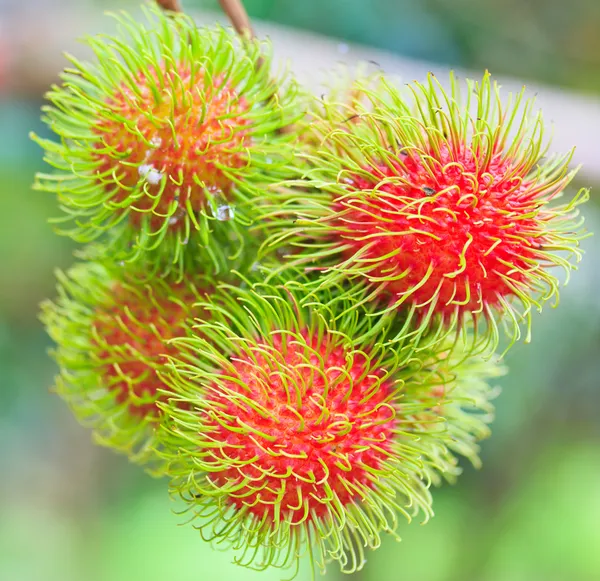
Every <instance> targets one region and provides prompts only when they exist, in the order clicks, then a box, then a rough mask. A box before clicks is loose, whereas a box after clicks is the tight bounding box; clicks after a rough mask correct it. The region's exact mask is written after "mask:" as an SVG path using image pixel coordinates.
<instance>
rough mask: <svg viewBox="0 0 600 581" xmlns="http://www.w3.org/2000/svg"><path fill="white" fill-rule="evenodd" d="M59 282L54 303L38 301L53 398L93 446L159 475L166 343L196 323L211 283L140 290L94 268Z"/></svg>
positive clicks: (121, 274)
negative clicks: (88, 433)
mask: <svg viewBox="0 0 600 581" xmlns="http://www.w3.org/2000/svg"><path fill="white" fill-rule="evenodd" d="M57 277H58V298H57V299H56V301H54V302H52V301H46V302H44V303H43V305H42V314H41V319H42V321H43V323H44V324H45V326H46V328H47V330H48V333H49V334H50V336H51V338H52V339H53V340H54V341H55V343H56V347H55V349H54V350H53V352H52V354H53V356H54V358H55V360H56V362H57V364H58V367H59V374H58V376H57V377H56V391H57V393H58V394H59V395H60V396H61V397H62V398H63V399H64V400H65V401H66V403H67V404H68V405H69V407H70V408H71V409H72V410H73V412H74V413H75V415H76V417H77V418H78V419H79V420H80V421H81V423H82V424H84V425H85V426H87V427H90V428H92V430H93V432H94V436H95V438H96V440H97V441H98V442H99V443H101V444H103V445H105V446H108V447H111V448H113V449H115V450H117V451H119V452H122V453H125V454H127V455H128V456H129V457H130V459H131V460H132V461H134V462H136V463H140V464H144V465H146V467H147V469H148V470H149V471H150V472H157V473H158V472H160V466H159V464H160V462H158V461H157V456H156V453H155V451H154V450H153V446H154V444H155V442H154V433H155V430H156V424H157V422H158V421H159V420H160V415H161V412H160V410H159V408H158V406H157V404H158V402H165V401H167V400H168V390H167V388H166V386H165V384H164V382H163V380H162V378H161V373H162V368H163V366H164V365H165V362H166V361H167V357H168V355H169V354H170V352H172V350H173V349H172V347H170V345H169V343H168V342H169V340H170V339H172V338H173V337H178V336H180V335H185V334H186V332H187V323H188V321H189V320H190V318H191V317H192V316H198V317H199V316H202V310H201V309H199V308H197V307H195V304H196V303H197V302H198V301H199V300H200V299H201V298H202V296H203V294H204V293H207V292H210V290H211V288H212V285H213V283H212V282H211V281H210V279H208V278H207V277H204V276H197V277H194V278H191V277H188V278H187V279H185V280H183V281H180V282H177V283H174V282H170V281H168V280H166V279H165V280H158V281H155V282H153V283H152V284H151V285H150V284H142V283H138V282H135V280H133V281H132V278H135V277H131V276H130V272H129V271H126V270H123V269H122V268H121V269H119V267H114V266H110V267H109V266H105V265H103V264H101V263H94V262H89V263H79V264H76V265H75V266H73V267H72V268H71V269H70V270H69V271H68V272H67V273H66V274H65V273H62V272H58V273H57Z"/></svg>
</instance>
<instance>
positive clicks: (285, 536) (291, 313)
mask: <svg viewBox="0 0 600 581" xmlns="http://www.w3.org/2000/svg"><path fill="white" fill-rule="evenodd" d="M302 278H303V277H302V275H300V274H299V273H297V276H296V277H295V279H296V280H298V281H301V280H302ZM294 286H295V285H294V284H288V285H286V286H281V285H279V286H271V285H268V284H255V285H254V287H253V288H252V291H251V292H247V291H237V290H236V289H234V288H230V287H228V286H226V285H223V286H221V287H220V288H219V289H218V291H217V292H216V293H215V294H213V295H211V297H210V300H209V301H206V302H204V303H201V305H202V308H203V309H205V310H206V311H207V312H208V313H210V314H209V316H208V319H209V322H208V323H203V322H201V321H198V323H197V325H195V326H194V332H195V333H197V334H198V335H197V336H193V335H188V336H187V337H185V338H181V339H175V340H174V341H173V345H175V346H176V347H177V349H178V353H176V354H175V355H173V356H172V357H171V358H170V365H169V371H168V373H167V374H166V376H165V381H166V382H167V383H168V385H169V389H170V390H171V392H172V393H173V394H174V395H173V397H172V398H171V399H170V400H169V402H167V403H165V404H162V403H161V404H159V405H160V407H161V409H163V410H164V416H163V420H162V421H161V426H160V429H159V431H158V435H157V438H158V440H159V441H160V450H161V452H160V453H161V456H163V457H164V459H165V461H166V462H167V463H168V465H169V468H168V473H169V475H170V476H171V479H172V480H171V489H172V491H173V493H175V494H177V495H179V496H180V497H182V498H183V499H184V502H185V504H186V506H187V509H188V510H189V511H190V512H191V513H192V514H193V515H194V516H195V517H196V518H197V521H196V524H197V526H198V528H199V529H200V530H201V532H202V534H203V537H204V538H207V539H212V540H214V541H215V542H218V543H219V545H221V546H223V545H224V544H225V545H231V546H232V547H233V548H234V549H235V550H236V551H237V553H238V556H237V557H236V562H238V563H239V564H241V565H244V566H248V567H251V568H256V569H265V568H267V567H269V566H275V567H283V568H288V567H291V568H293V567H297V565H298V559H299V557H300V556H301V555H302V554H305V553H307V554H308V555H309V556H310V559H311V561H312V563H313V566H318V567H320V568H322V569H323V568H324V566H325V563H326V562H327V561H330V560H337V561H338V562H339V564H340V566H341V568H342V570H344V571H354V570H358V569H360V568H361V567H362V565H363V564H364V560H365V555H364V548H365V547H367V548H372V549H374V548H377V547H378V546H379V544H380V542H381V538H380V537H381V533H382V532H387V533H390V534H391V535H395V532H394V531H395V528H396V524H397V522H396V521H397V514H398V513H400V514H403V515H404V516H405V517H406V518H408V519H409V520H410V519H412V518H413V517H415V516H417V515H418V514H419V513H420V514H422V516H423V518H424V519H425V520H427V519H428V518H429V516H431V514H432V512H431V497H430V493H429V486H430V484H431V483H432V482H433V483H435V484H439V483H440V482H441V480H442V479H443V478H446V479H450V480H452V479H453V478H454V477H455V476H456V474H458V472H459V469H458V467H457V457H456V455H457V454H458V455H462V456H466V457H467V458H469V459H470V460H471V461H472V462H473V463H475V464H477V463H478V462H479V460H478V447H477V441H478V440H479V439H481V438H484V437H486V436H487V435H488V432H489V430H488V427H487V424H488V423H489V422H490V421H491V416H492V408H491V404H490V399H491V398H492V397H493V396H494V395H495V391H494V390H493V389H492V388H490V387H489V385H488V384H487V383H486V380H487V379H488V378H491V377H496V376H498V375H499V374H501V372H502V370H501V368H500V366H499V365H498V364H497V362H496V361H495V360H494V359H492V358H490V354H489V353H488V354H487V355H488V356H487V358H484V357H482V356H481V355H480V354H479V355H478V354H473V353H471V352H465V351H464V347H465V346H464V345H462V344H461V345H460V346H456V345H455V346H454V347H455V348H454V349H450V344H445V345H441V344H440V343H435V344H431V348H429V347H426V348H421V349H418V348H417V345H416V344H414V343H413V341H412V339H411V338H410V337H409V335H408V334H407V337H406V339H405V342H404V343H402V342H399V341H395V342H394V344H393V346H391V345H390V344H389V339H390V337H391V336H392V334H393V331H392V330H391V328H392V327H393V324H392V318H393V317H387V316H386V315H384V316H383V317H382V318H380V321H381V324H380V325H375V326H373V324H372V321H369V320H368V319H369V313H370V314H373V310H372V309H367V310H363V309H362V308H360V307H357V308H354V309H353V310H351V309H347V310H346V311H344V310H340V311H335V312H332V311H331V310H330V309H331V305H332V304H333V303H331V301H330V300H328V297H327V294H328V293H325V294H323V295H321V296H319V297H318V299H315V300H314V302H313V303H312V305H311V306H310V307H306V306H302V304H301V298H302V292H301V290H300V286H298V288H297V290H296V289H294ZM339 306H341V304H340V303H338V307H339ZM348 306H349V305H346V307H348ZM340 313H343V314H340ZM336 315H339V316H336ZM467 353H468V354H467ZM473 411H474V412H475V413H472V412H473Z"/></svg>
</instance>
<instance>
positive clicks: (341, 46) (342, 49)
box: [337, 42, 350, 54]
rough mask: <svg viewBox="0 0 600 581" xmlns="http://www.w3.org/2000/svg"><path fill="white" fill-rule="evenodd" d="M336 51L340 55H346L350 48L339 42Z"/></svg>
mask: <svg viewBox="0 0 600 581" xmlns="http://www.w3.org/2000/svg"><path fill="white" fill-rule="evenodd" d="M337 49H338V52H339V53H340V54H348V52H349V51H350V47H349V46H348V45H347V44H346V43H345V42H340V44H338V47H337Z"/></svg>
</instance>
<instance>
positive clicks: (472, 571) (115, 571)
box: [0, 0, 600, 581]
mask: <svg viewBox="0 0 600 581" xmlns="http://www.w3.org/2000/svg"><path fill="white" fill-rule="evenodd" d="M133 3H134V1H133V0H132V2H131V4H133ZM193 4H195V5H196V6H198V7H200V6H203V7H213V8H216V7H217V3H216V1H214V2H212V3H211V2H209V1H208V0H196V2H194V1H193V0H187V2H186V5H188V6H192V5H193ZM247 5H248V8H249V11H250V13H251V15H252V16H255V17H259V18H265V19H270V20H275V21H279V22H281V23H284V24H287V25H291V26H295V27H302V28H306V29H311V30H315V31H318V32H322V33H326V34H332V35H337V36H339V37H342V38H345V39H348V40H351V41H358V42H364V43H369V44H374V45H377V46H380V47H382V48H387V49H391V50H394V51H397V52H400V53H402V54H406V55H410V56H415V57H420V58H427V59H432V60H435V61H438V62H452V63H453V64H463V65H468V66H476V67H479V68H481V67H484V66H486V67H489V68H490V69H492V71H494V72H495V73H510V74H517V75H521V76H524V77H525V76H526V77H530V78H536V79H539V80H545V81H549V82H554V83H558V84H561V85H570V86H573V87H580V88H583V89H585V90H596V91H600V34H598V31H599V30H600V3H599V2H598V1H597V0H574V1H573V2H570V3H564V2H559V1H558V0H527V1H526V2H524V1H522V0H425V1H423V0H372V1H371V2H368V3H366V2H364V1H361V0H326V1H323V0H320V1H319V2H317V1H315V0H303V2H297V1H295V0H294V1H292V0H247ZM38 110H39V103H23V102H20V103H14V102H3V103H0V131H1V133H2V136H3V139H2V140H0V184H1V186H2V187H1V190H0V268H1V269H0V272H1V273H2V274H1V275H0V280H1V282H0V466H1V468H0V470H1V474H2V478H0V581H80V580H85V581H132V580H137V579H143V580H144V581H164V580H165V579H169V580H170V581H188V580H189V581H197V580H204V579H218V578H222V579H227V580H229V579H231V580H233V581H246V580H256V581H260V580H264V581H275V580H276V579H279V578H280V577H281V575H280V574H279V573H278V572H277V571H275V572H270V573H264V574H259V573H252V572H247V571H245V570H242V569H238V568H235V567H234V566H233V565H230V562H231V555H230V554H223V553H219V552H217V551H213V550H212V549H210V547H209V546H207V545H206V544H205V543H203V542H202V541H201V539H200V538H199V535H198V533H196V532H195V531H193V530H192V528H191V527H190V526H185V527H178V526H177V524H179V523H182V522H183V521H184V520H185V519H184V517H181V516H175V515H173V514H172V513H171V510H172V509H173V508H175V507H176V504H175V503H173V502H170V500H169V499H168V497H167V495H166V491H165V483H164V482H161V481H155V480H151V479H149V478H147V477H146V476H144V475H143V474H142V473H141V471H139V470H137V469H135V468H134V467H132V466H129V465H127V463H126V461H125V460H124V459H122V458H119V457H116V456H113V455H111V454H110V453H109V452H107V451H105V450H103V449H100V448H98V447H96V446H94V445H93V444H92V443H91V442H90V438H89V434H88V433H87V432H86V431H85V430H84V429H82V428H80V427H79V426H77V425H76V424H75V422H74V420H73V419H72V417H71V415H70V413H69V412H68V410H67V409H66V407H65V406H64V405H63V404H62V402H61V401H60V400H59V399H58V398H57V397H56V396H55V395H53V394H52V393H51V392H50V390H49V388H50V386H51V384H52V375H53V373H54V368H53V365H52V363H51V361H50V360H49V358H48V357H47V356H46V353H45V352H46V350H47V349H48V348H49V347H50V342H49V340H48V339H47V337H46V336H45V334H44V332H43V330H42V328H41V326H40V324H39V323H38V321H37V313H38V304H39V302H40V301H41V300H42V299H43V298H45V297H47V296H52V295H53V293H54V290H53V288H54V282H53V271H54V269H55V268H56V267H61V266H66V265H67V264H69V263H70V262H71V261H72V246H71V245H70V243H69V242H67V241H66V240H65V239H62V238H59V237H57V236H55V235H54V234H53V233H52V229H51V227H50V226H49V225H48V224H47V223H46V220H47V218H48V217H50V216H53V215H55V214H56V210H55V204H56V202H55V200H54V199H52V197H51V196H47V195H44V194H41V193H34V192H32V191H31V189H30V183H31V181H32V177H33V173H34V171H35V169H36V168H37V167H38V166H39V164H40V158H41V154H40V152H39V151H38V150H37V148H36V147H35V146H34V145H33V144H31V143H30V142H29V140H28V139H27V134H28V132H29V131H30V130H31V129H35V130H36V131H43V128H41V127H40V126H39V122H38ZM585 213H586V215H587V218H588V224H589V229H590V230H593V231H596V232H598V231H599V230H600V227H599V224H600V210H599V209H598V208H594V207H593V206H591V205H590V206H589V207H588V208H586V209H585ZM585 246H586V248H587V250H588V252H587V255H586V256H585V258H584V262H583V264H582V267H581V270H580V271H579V272H577V273H574V275H573V279H572V281H571V283H570V284H569V286H568V287H567V288H566V290H565V291H564V293H563V295H562V302H561V308H560V309H558V310H557V311H553V310H551V309H548V310H547V311H546V312H545V313H544V315H543V316H540V317H538V318H537V320H536V321H535V323H536V324H535V325H534V337H533V342H532V344H531V345H524V344H520V345H518V346H517V347H516V348H515V349H514V350H513V351H512V352H511V353H510V354H509V357H508V361H507V363H508V365H509V367H510V370H511V371H510V374H509V375H508V376H507V377H506V378H503V379H502V380H501V381H500V383H501V385H502V387H503V393H502V394H501V396H500V398H499V399H498V400H497V419H496V422H495V424H494V426H493V435H492V438H491V439H490V440H489V441H487V442H484V444H483V450H484V467H483V469H482V470H481V471H479V472H476V471H474V470H472V469H470V468H466V473H465V474H464V475H463V477H462V478H460V479H459V482H458V484H457V486H455V487H445V488H444V489H442V490H439V491H436V493H435V509H436V518H434V519H433V520H432V521H431V522H430V523H429V524H428V525H427V526H425V527H421V526H420V525H419V524H418V523H413V524H411V525H403V527H402V531H401V532H402V534H403V537H404V540H403V542H402V543H401V544H396V543H393V542H388V543H385V544H384V546H383V547H382V549H381V550H380V551H378V552H375V553H373V554H371V555H369V561H368V564H367V567H366V568H365V570H364V571H363V572H362V573H360V574H357V575H355V576H354V577H352V578H353V579H356V580H359V579H360V580H361V581H396V580H398V579H401V580H402V581H417V580H418V581H597V580H598V579H600V551H598V547H600V526H598V523H599V522H600V389H599V386H600V357H599V354H600V293H599V291H598V289H599V288H600V252H599V250H600V245H599V243H598V239H597V238H596V239H594V238H590V239H588V240H586V241H585ZM306 578H307V577H306V574H305V573H303V575H301V577H300V579H301V580H302V581H304V579H306ZM339 578H340V576H339V575H338V574H337V573H336V572H335V571H334V570H333V569H332V570H331V572H330V573H329V574H328V576H327V579H329V580H333V579H339Z"/></svg>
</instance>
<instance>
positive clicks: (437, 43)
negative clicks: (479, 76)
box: [184, 0, 600, 93]
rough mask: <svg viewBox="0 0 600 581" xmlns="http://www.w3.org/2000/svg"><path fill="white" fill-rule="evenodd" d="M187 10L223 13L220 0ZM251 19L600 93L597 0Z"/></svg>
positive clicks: (262, 12) (499, 0)
mask: <svg viewBox="0 0 600 581" xmlns="http://www.w3.org/2000/svg"><path fill="white" fill-rule="evenodd" d="M184 3H185V5H186V6H189V7H204V8H212V9H215V10H216V9H218V2H217V0H186V1H185V2H184ZM244 4H245V5H246V7H247V9H248V12H249V14H250V16H251V17H255V18H262V19H265V20H270V21H273V22H278V23H280V24H285V25H287V26H292V27H294V28H303V29H306V30H312V31H314V32H319V33H322V34H327V35H331V36H337V37H340V38H343V39H346V40H349V41H353V42H359V43H363V44H368V45H372V46H376V47H379V48H382V49H387V50H390V51H393V52H396V53H399V54H402V55H406V56H409V57H413V58H418V59H425V60H429V61H433V62H439V63H444V64H452V65H454V66H464V67H473V68H477V69H485V68H487V69H489V70H490V71H491V72H492V73H493V74H495V75H500V74H510V75H514V76H519V77H523V78H527V79H535V80H538V81H544V82H547V83H552V84H556V85H561V86H569V87H573V88H579V89H582V90H584V91H590V92H596V93H598V92H600V2H598V0H572V1H571V2H564V0H370V1H368V2H365V1H364V0H326V1H323V0H302V2H298V1H297V0H245V2H244Z"/></svg>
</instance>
